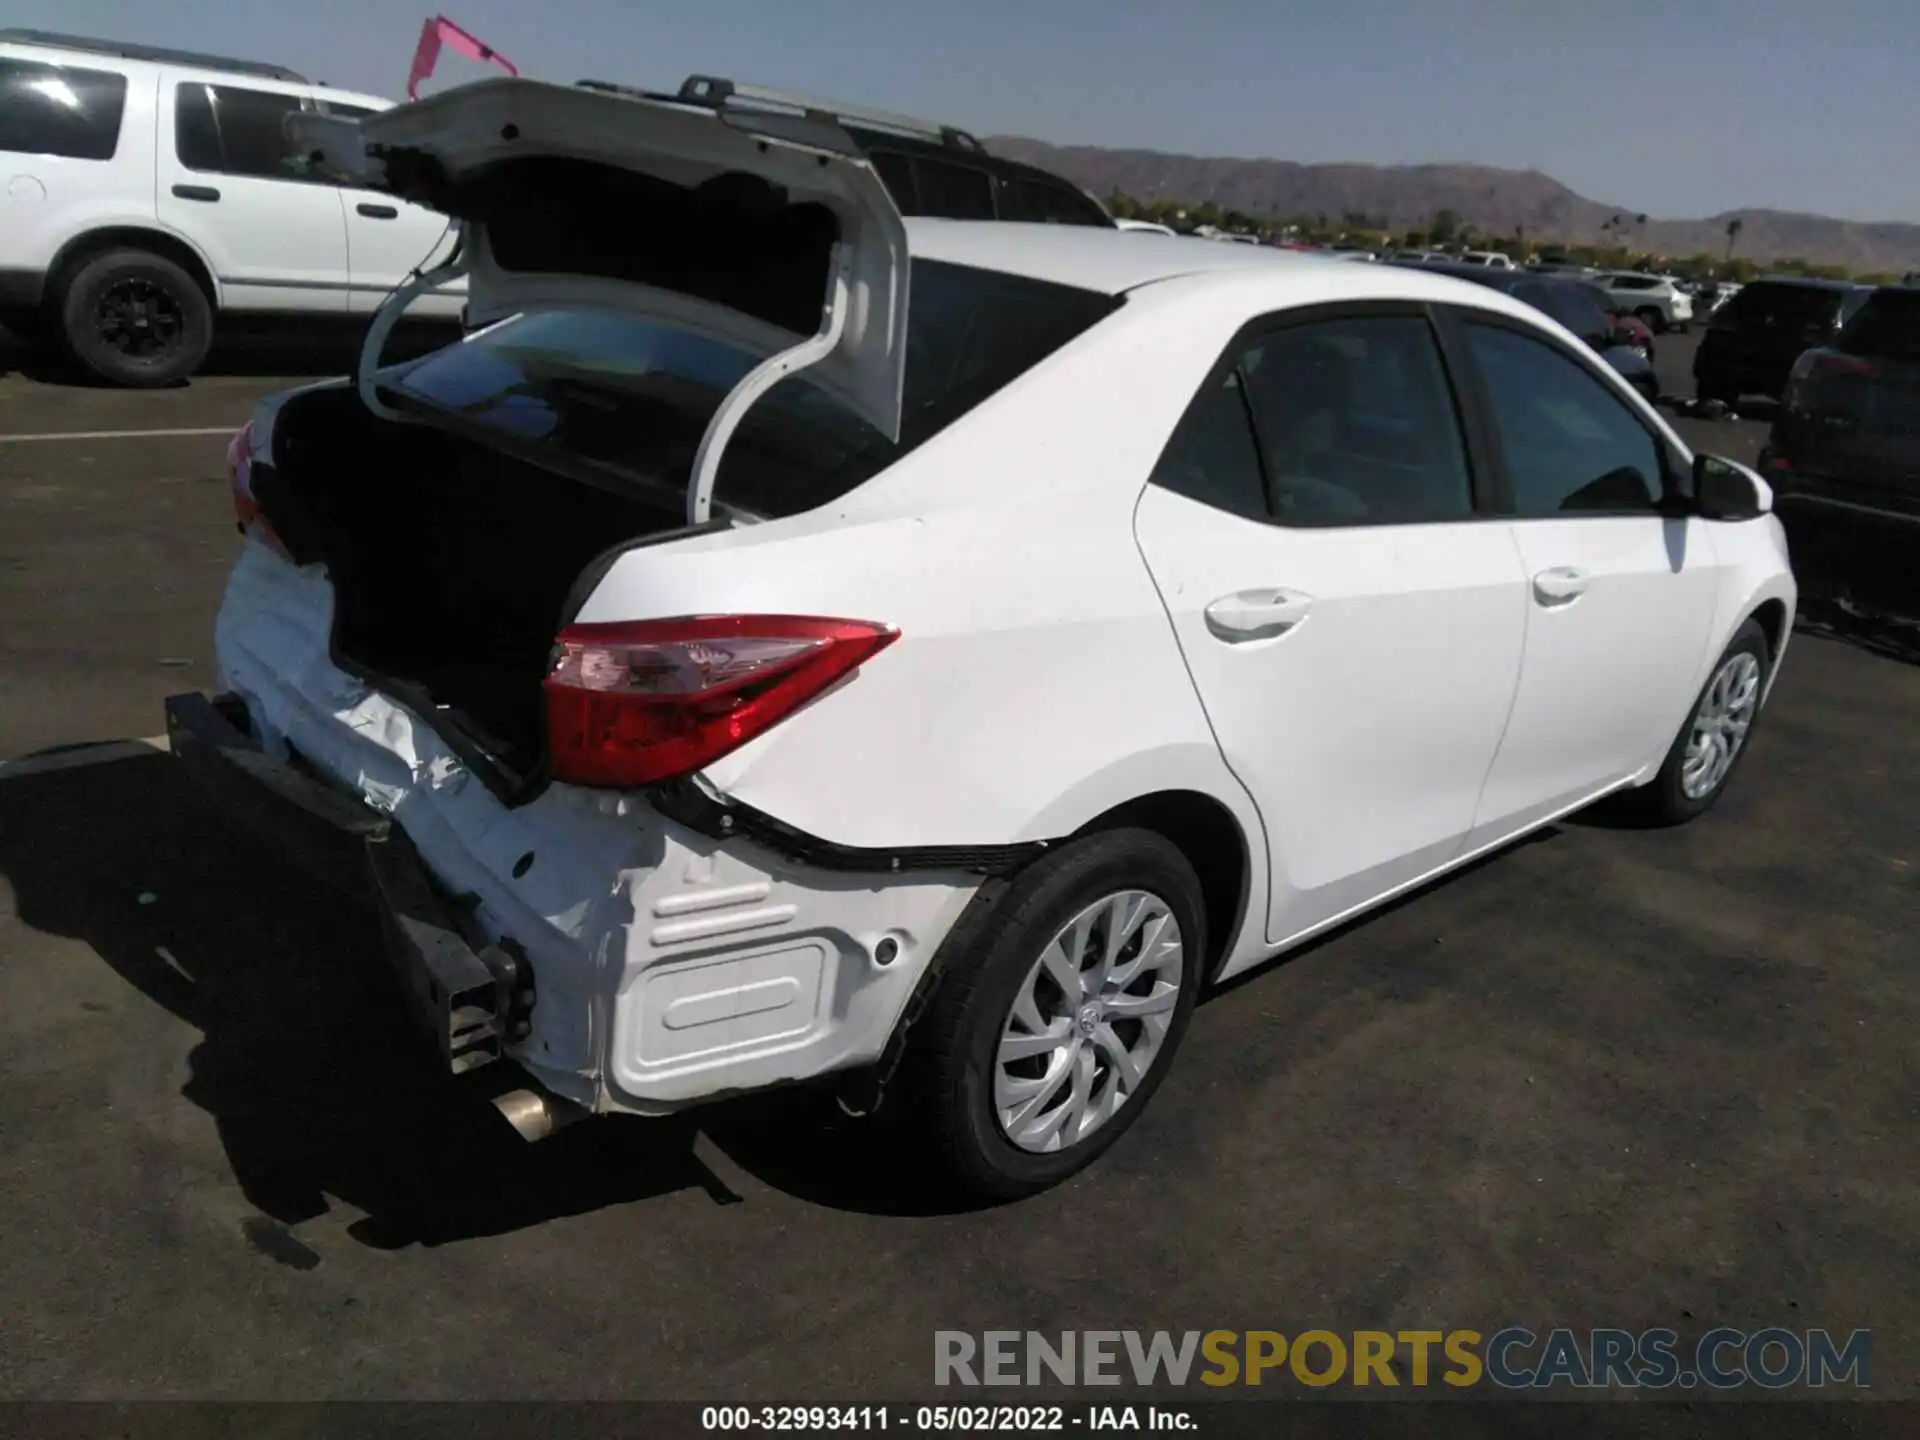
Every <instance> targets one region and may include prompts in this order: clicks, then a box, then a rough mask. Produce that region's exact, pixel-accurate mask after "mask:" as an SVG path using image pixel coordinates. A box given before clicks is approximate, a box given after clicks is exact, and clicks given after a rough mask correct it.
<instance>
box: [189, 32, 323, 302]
mask: <svg viewBox="0 0 1920 1440" xmlns="http://www.w3.org/2000/svg"><path fill="white" fill-rule="evenodd" d="M303 94H304V92H303V90H302V89H301V87H299V86H296V85H282V84H279V83H277V82H275V81H272V80H256V79H254V78H252V77H248V78H247V79H246V80H245V82H244V83H242V82H238V81H236V80H235V79H234V78H233V77H231V76H224V75H216V74H213V73H206V74H200V73H197V72H194V71H190V70H167V71H165V72H163V73H162V76H161V81H160V112H159V127H158V128H159V134H158V136H157V147H158V151H159V197H158V200H159V212H160V219H161V220H162V222H163V223H165V224H168V225H170V226H172V227H173V228H175V229H177V230H179V231H180V232H181V233H182V234H185V235H189V236H191V237H192V238H193V240H194V241H195V242H196V243H197V244H198V245H199V246H200V248H201V249H202V250H203V251H204V252H205V253H206V255H207V258H208V260H209V261H210V262H211V263H212V265H213V269H214V276H215V278H216V279H217V280H219V282H220V286H221V290H222V294H223V297H224V304H225V306H226V308H227V309H229V310H260V311H295V312H300V313H306V314H320V315H335V314H337V315H344V314H346V312H347V224H346V217H345V214H344V212H343V209H342V206H341V203H340V194H339V192H338V191H337V190H336V189H335V188H334V186H333V185H331V184H329V183H327V182H325V181H323V180H320V179H318V178H317V177H315V176H314V175H313V174H312V172H311V170H310V169H308V168H306V167H304V166H303V165H302V164H301V163H300V161H299V159H298V157H297V152H296V151H295V149H294V145H293V141H292V138H291V136H290V135H289V133H288V130H287V123H288V121H289V120H290V119H291V118H292V117H293V116H296V115H298V114H299V113H300V111H301V107H302V101H303Z"/></svg>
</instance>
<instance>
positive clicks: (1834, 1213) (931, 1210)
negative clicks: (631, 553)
mask: <svg viewBox="0 0 1920 1440" xmlns="http://www.w3.org/2000/svg"><path fill="white" fill-rule="evenodd" d="M1688 343H1689V342H1688V340H1687V339H1686V338H1684V337H1666V338H1664V339H1663V340H1662V341H1661V351H1662V354H1661V359H1662V366H1663V369H1668V370H1671V371H1674V372H1675V373H1676V376H1677V377H1678V380H1680V381H1684V376H1685V369H1684V361H1685V353H1686V349H1687V346H1688ZM339 363H340V361H339V357H338V356H337V355H335V356H332V357H328V356H319V357H268V358H265V359H262V358H260V357H258V356H252V357H248V356H242V357H240V358H238V359H232V360H229V362H228V363H226V364H225V365H224V367H223V368H224V369H225V370H226V371H227V372H228V373H225V374H216V375H213V376H210V377H207V378H204V379H201V380H198V381H195V382H194V383H193V384H192V385H191V386H189V387H187V388H185V389H182V390H179V391H174V392H168V393H165V394H157V395H125V394H117V393H112V392H101V391H94V390H86V389H80V388H74V387H72V386H67V385H60V384H52V383H45V382H42V381H38V380H35V379H33V378H31V377H30V376H26V375H22V374H20V373H17V372H16V373H11V374H6V375H4V378H0V757H6V756H19V755H23V754H26V753H28V752H33V751H42V750H45V749H46V748H48V747H51V746H56V745H66V744H71V743H73V742H79V741H89V740H103V739H110V738H118V737H129V736H142V735H151V734H153V733H155V732H156V731H158V730H159V729H160V728H161V721H160V712H159V704H158V702H159V700H160V698H161V697H162V696H163V695H165V694H167V693H169V692H170V691H173V690H176V689H183V688H188V687H192V686H202V685H206V684H208V683H210V681H211V679H212V676H211V673H210V669H209V665H208V630H209V625H210V621H211V616H212V612H213V608H214V605H215V602H216V599H217V595H218V591H219V586H220V582H221V577H222V573H223V570H224V567H225V565H226V564H227V562H228V561H229V559H230V557H231V554H232V551H233V547H234V544H235V541H234V537H233V533H232V525H231V516H230V511H229V509H228V503H227V498H226V494H225V490H224V477H223V476H222V474H221V452H222V447H223V441H222V439H221V438H220V437H218V436H176V437H155V436H148V437H144V438H134V439H89V440H73V441H44V440H20V439H18V438H17V437H20V436H27V435H35V434H46V433H49V432H66V431H121V430H143V429H146V430H150V429H194V428H200V427H227V426H231V425H236V424H238V423H239V422H240V421H241V420H243V419H244V418H245V415H246V413H247V410H248V408H249V405H250V403H251V400H252V398H253V397H254V396H256V395H258V394H261V393H264V392H265V391H267V390H268V389H270V388H273V387H274V386H275V385H277V384H279V383H283V382H282V381H281V380H278V379H270V378H264V377H262V376H260V375H258V374H254V373H246V372H248V371H260V370H275V369H277V370H282V371H288V372H295V371H298V370H300V369H313V368H325V367H328V366H332V365H337V364H339ZM18 364H19V361H18V359H17V357H14V358H11V359H10V358H8V357H7V356H5V355H4V354H0V372H4V371H8V370H9V369H13V368H14V367H16V366H17V365H18ZM235 372H239V373H235ZM1671 388H1675V389H1677V390H1678V391H1679V392H1680V393H1682V394H1686V393H1690V389H1691V387H1690V386H1688V385H1686V384H1684V383H1675V384H1673V385H1672V386H1671ZM1685 428H1686V429H1687V432H1688V434H1689V436H1690V438H1691V439H1692V440H1693V441H1694V442H1695V443H1696V444H1700V445H1702V446H1703V447H1709V448H1714V449H1718V450H1721V451H1723V452H1724V453H1731V454H1734V455H1735V456H1736V457H1738V458H1746V459H1750V458H1751V456H1752V452H1753V449H1754V448H1757V445H1758V443H1759V439H1760V438H1761V431H1760V428H1759V427H1758V426H1757V425H1754V424H1751V423H1749V422H1738V421H1735V422H1721V423H1717V424H1706V423H1696V422H1686V426H1685ZM1916 713H1920V668H1916V667H1914V666H1911V665H1908V664H1903V663H1901V662H1899V661H1897V660H1892V659H1886V658H1880V657H1876V656H1873V655H1869V654H1866V653H1864V652H1863V651H1861V650H1860V649H1858V648H1855V647H1853V646H1850V645H1846V644H1841V643H1836V642H1834V641H1831V640H1823V639H1818V638H1812V637H1806V636H1802V637H1800V638H1798V639H1796V641H1795V642H1794V648H1793V651H1792V653H1791V654H1790V655H1789V658H1788V663H1787V668H1786V673H1785V676H1784V678H1783V680H1782V682H1781V688H1780V690H1779V691H1778V693H1777V698H1776V700H1775V703H1774V705H1773V706H1772V707H1771V708H1770V709H1769V711H1768V713H1767V717H1766V722H1765V724H1764V725H1763V726H1762V728H1761V729H1760V730H1759V731H1758V732H1757V738H1756V741H1755V744H1754V748H1753V750H1752V751H1751V753H1750V755H1749V757H1748V760H1747V762H1746V764H1745V767H1744V769H1743V772H1742V773H1741V775H1740V776H1739V777H1738V778H1737V780H1736V783H1735V784H1734V786H1733V788H1732V790H1731V791H1730V793H1729V795H1728V796H1727V799H1726V801H1725V802H1724V804H1723V805H1722V806H1721V807H1720V808H1719V809H1718V810H1716V811H1715V813H1714V814H1713V815H1711V816H1710V817H1708V818H1707V819H1706V820H1704V821H1703V822H1701V823H1699V824H1697V825H1695V826H1692V827H1690V828H1688V829H1685V830H1682V831H1677V832H1662V833H1651V834H1650V833H1637V832H1633V831H1628V830H1620V829H1613V828H1608V827H1607V826H1606V825H1604V824H1602V823H1598V822H1594V821H1586V822H1582V823H1576V824H1572V825H1569V826H1566V827H1563V828H1561V829H1560V830H1559V831H1557V832H1556V833H1553V834H1551V835H1549V836H1546V837H1544V838H1541V839H1539V840H1537V841H1535V842H1533V843H1530V844H1527V845H1525V846H1522V847H1520V848H1518V849H1516V850H1514V851H1512V852H1510V853H1507V854H1504V855H1501V856H1498V857H1496V858H1494V859H1492V860H1491V861H1490V862H1487V863H1484V864H1482V865H1480V866H1478V867H1476V868H1474V869H1473V870H1471V871H1469V872H1467V873H1465V874H1462V875H1460V876H1458V877H1456V878H1454V879H1453V880H1451V881H1449V882H1447V883H1445V884H1442V885H1440V886H1438V887H1436V888H1434V889H1432V890H1430V891H1428V892H1426V893H1423V894H1420V895H1418V896H1415V897H1413V898H1411V899H1410V900H1408V901H1406V902H1404V903H1402V904H1400V905H1398V906H1396V907H1395V908H1394V909H1392V910H1391V911H1389V912H1387V913H1385V914H1383V915H1380V916H1378V917H1376V918H1374V919H1372V920H1370V921H1367V922H1365V923H1363V924H1361V925H1358V926H1356V927H1353V928H1351V929H1349V930H1347V931H1345V932H1343V933H1341V934H1339V935H1336V936H1334V937H1332V938H1330V939H1328V940H1326V941H1325V942H1323V943H1320V944H1318V945H1316V946H1314V947H1313V948H1311V949H1310V950H1308V951H1307V952H1305V953H1303V954H1300V955H1298V956H1296V957H1295V958H1293V959H1291V960H1290V961H1289V962H1288V963H1286V964H1285V965H1283V966H1280V967H1278V968H1271V969H1269V970H1267V971H1265V972H1263V973H1261V974H1259V975H1258V976H1256V977H1254V978H1253V979H1252V980H1250V981H1249V982H1246V983H1243V984H1240V985H1237V986H1235V987H1234V988H1232V989H1231V990H1229V991H1228V992H1226V993H1225V994H1222V995H1220V996H1218V997H1217V998H1215V999H1213V1000H1212V1001H1210V1002H1209V1003H1208V1004H1207V1005H1205V1006H1204V1007H1203V1009H1202V1010H1201V1011H1200V1013H1199V1015H1198V1017H1197V1019H1196V1021H1195V1025H1194V1028H1193V1030H1192V1032H1191V1036H1190V1039H1189V1041H1188V1044H1187V1046H1186V1049H1185V1051H1184V1053H1183V1054H1182V1056H1181V1057H1180V1063H1179V1065H1178V1066H1177V1067H1176V1069H1175V1072H1174V1074H1173V1075H1172V1077H1171V1078H1170V1080H1169V1082H1168V1084H1167V1085H1166V1086H1165V1087H1164V1088H1163V1089H1162V1091H1161V1092H1160V1095H1159V1097H1158V1098H1157V1099H1156V1101H1155V1104H1154V1106H1153V1109H1152V1111H1151V1112H1150V1113H1149V1114H1148V1115H1147V1116H1146V1117H1145V1119H1144V1120H1143V1122H1142V1123H1141V1125H1140V1126H1139V1127H1138V1128H1137V1129H1136V1130H1135V1131H1134V1133H1133V1135H1132V1136H1131V1137H1130V1138H1129V1140H1128V1142H1127V1143H1126V1144H1125V1145H1124V1146H1123V1147H1122V1148H1121V1149H1120V1150H1119V1151H1118V1152H1117V1153H1116V1154H1114V1155H1113V1156H1112V1157H1110V1159H1109V1160H1108V1162H1107V1163H1105V1164H1103V1165H1102V1166H1100V1167H1099V1168H1098V1170H1097V1171H1096V1172H1095V1173H1094V1174H1093V1175H1091V1176H1089V1177H1085V1178H1083V1179H1082V1180H1081V1181H1080V1182H1078V1183H1075V1184H1073V1185H1070V1186H1068V1187H1066V1188H1065V1189H1063V1190H1060V1191H1058V1192H1055V1193H1053V1194H1050V1195H1047V1196H1043V1197H1041V1198H1039V1199H1037V1200H1034V1201H1031V1202H1028V1203H1025V1204H1022V1205H1019V1206H1016V1207H1011V1208H1006V1209H999V1210H985V1211H974V1212H966V1211H955V1210H954V1209H953V1207H952V1206H951V1205H950V1204H949V1203H946V1201H945V1197H943V1196H942V1195H940V1194H939V1193H938V1192H937V1191H933V1190H930V1189H929V1188H928V1187H927V1186H925V1185H924V1184H922V1183H921V1182H920V1181H919V1180H918V1179H917V1177H915V1176H913V1175H912V1174H910V1173H902V1172H901V1169H900V1167H899V1165H898V1163H897V1162H896V1160H895V1158H894V1155H893V1153H892V1152H890V1151H889V1150H887V1149H886V1148H885V1147H883V1146H879V1145H876V1144H875V1143H874V1142H873V1140H872V1139H871V1138H870V1137H869V1136H868V1135H867V1133H866V1132H864V1131H862V1130H860V1129H859V1128H857V1127H855V1126H852V1125H851V1124H847V1123H839V1124H836V1123H834V1122H833V1121H831V1120H829V1119H827V1118H826V1117H824V1116H822V1115H821V1114H820V1113H819V1111H818V1109H817V1107H815V1106H814V1105H813V1104H811V1103H810V1102H808V1101H806V1100H804V1099H796V1098H785V1099H781V1100H777V1101H763V1102H757V1103H752V1104H739V1105H735V1106H730V1107H727V1108H725V1109H723V1110H720V1111H717V1112H714V1113H712V1114H709V1115H706V1116H702V1117H699V1118H698V1119H697V1120H695V1121H687V1122H680V1123H663V1124H648V1123H645V1122H630V1123H629V1122H607V1123H605V1124H603V1125H599V1126H586V1127H581V1128H580V1129H576V1130H573V1131H569V1132H566V1133H565V1134H563V1135H561V1136H560V1137H558V1138H556V1139H555V1140H553V1141H551V1142H548V1143H547V1144H545V1145H543V1146H538V1147H530V1146H526V1145H523V1144H522V1143H521V1142H520V1141H518V1140H517V1139H515V1138H513V1137H512V1136H511V1135H510V1134H509V1133H508V1132H507V1131H506V1130H505V1127H504V1126H503V1125H501V1124H500V1123H499V1122H498V1121H496V1120H495V1119H494V1118H493V1117H492V1116H491V1114H490V1113H489V1112H487V1111H485V1110H483V1109H479V1108H476V1107H474V1106H472V1105H470V1104H468V1103H466V1102H465V1101H464V1099H463V1098H462V1096H461V1095H460V1093H459V1091H458V1088H457V1087H456V1086H455V1085H454V1084H453V1083H452V1082H450V1081H447V1080H445V1079H443V1078H441V1077H438V1076H436V1075H435V1074H433V1073H432V1072H431V1070H430V1068H429V1067H427V1066H425V1065H424V1064H423V1063H422V1062H421V1061H420V1060H419V1059H418V1058H417V1057H416V1055H415V1054H414V1052H413V1049H412V1046H411V1044H410V1043H409V1042H410V1038H411V1037H410V1035H409V1034H408V1033H407V1032H406V1031H405V1030H404V1029H402V1028H401V1025H400V1022H399V1021H398V1019H397V1018H396V1016H395V1013H394V1010H395V1007H394V1005H393V1004H392V1001H391V998H390V994H389V991H388V989H387V984H388V982H387V981H386V980H385V978H384V977H383V976H382V974H381V973H380V971H379V969H378V964H379V962H378V951H377V939H376V936H375V934H374V931H373V930H372V928H371V927H370V924H369V922H368V921H367V919H366V918H365V917H363V916H359V915H356V914H353V913H350V912H347V911H343V910H342V909H341V908H340V907H338V906H337V905H335V904H332V903H330V902H328V901H327V900H325V899H324V898H322V897H319V896H317V895H315V894H314V893H312V892H311V891H309V890H308V889H306V888H304V887H303V886H302V885H301V884H299V883H298V882H297V881H295V880H294V879H292V878H291V877H290V876H289V875H288V874H287V873H286V872H284V871H283V870H282V869H280V868H279V867H278V866H277V865H275V864H274V863H272V862H270V861H269V860H267V859H265V858H263V857H261V856H260V855H258V854H255V853H253V852H252V851H251V850H250V849H249V848H248V847H246V846H245V845H243V844H240V843H237V842H236V841H235V840H234V839H232V838H231V837H230V836H229V835H228V834H227V833H225V832H224V831H223V830H222V829H221V828H220V827H219V826H217V825H216V824H214V823H213V822H212V821H211V819H210V817H209V816H208V815H206V814H205V813H203V811H202V810H201V809H200V808H198V806H197V804H196V803H195V801H194V800H193V798H192V797H191V796H190V795H189V794H187V793H186V792H185V791H184V790H183V787H182V785H181V783H180V782H179V781H178V780H177V779H176V778H175V777H174V776H173V774H172V773H171V771H170V769H169V766H170V763H171V762H169V761H168V760H167V759H166V758H165V757H163V756H158V755H153V756H148V757H145V758H127V759H117V760H111V761H101V762H95V761H91V760H89V761H88V762H87V763H74V764H70V765H66V766H63V767H59V768H50V769H40V770H37V771H35V772H32V773H27V774H24V775H16V776H15V777H13V778H6V777H5V776H4V773H3V772H0V1137H3V1138H0V1295H4V1296H5V1297H6V1305H5V1315H4V1319H0V1336H4V1338H5V1342H6V1344H5V1349H6V1354H7V1361H8V1363H7V1364H6V1365H5V1366H4V1367H0V1396H41V1397H95V1398H103V1397H138V1396H230V1397H250V1398H284V1397H320V1396H352V1397H388V1396H410V1397H426V1396H443V1397H456V1396H464V1397H504V1396H542V1397H576V1398H586V1397H603V1396H604V1397H613V1396H660V1397H674V1398H695V1397H699V1398H706V1399H730V1398H743V1397H753V1398H761V1399H767V1400H782V1399H789V1398H792V1397H797V1396H808V1397H813V1398H818V1399H841V1400H848V1399H862V1398H866V1399H871V1398H875V1397H881V1396H894V1397H901V1396H910V1395H913V1394H925V1393H926V1392H927V1390H928V1388H929V1385H930V1380H931V1373H930V1372H931V1354H932V1339H931V1334H932V1332H933V1331H934V1330H935V1329H937V1328H957V1329H984V1328H989V1327H1006V1328H1036V1329H1044V1330H1057V1329H1061V1328H1070V1327H1071V1328H1100V1327H1113V1328H1120V1327H1141V1328H1157V1327H1165V1328H1169V1329H1185V1328H1199V1329H1208V1328H1215V1327H1219V1328H1228V1329H1244V1328H1256V1327H1270V1328H1275V1329H1280V1330H1283V1331H1287V1332H1297V1331H1299V1330H1301V1329H1305V1328H1309V1327H1311V1326H1324V1327H1327V1328H1331V1329H1334V1330H1343V1329H1352V1328H1355V1327H1371V1326H1378V1327H1380V1328H1387V1329H1393V1328H1412V1327H1423V1326H1432V1327H1435V1328H1441V1327H1452V1326H1461V1325H1469V1326H1472V1327H1474V1328H1477V1329H1480V1330H1482V1331H1483V1332H1490V1331H1491V1330H1493V1329H1495V1328H1498V1327H1499V1326H1501V1325H1503V1324H1506V1323H1510V1322H1521V1323H1530V1324H1532V1325H1534V1326H1535V1327H1536V1328H1544V1327H1545V1326H1548V1325H1551V1324H1555V1323H1562V1324H1571V1325H1576V1326H1582V1327H1584V1326H1588V1325H1624V1326H1628V1327H1631V1328H1639V1327H1641V1326H1645V1325H1668V1324H1670V1325H1672V1326H1674V1327H1676V1328H1678V1329H1679V1330H1681V1331H1682V1333H1683V1334H1698V1333H1700V1332H1702V1331H1704V1330H1705V1329H1707V1328H1708V1327H1709V1326H1711V1325H1714V1324H1722V1323H1724V1324H1730V1325H1736V1326H1741V1327H1744V1328H1747V1329H1754V1328H1759V1327H1760V1326H1762V1325H1767V1324H1784V1325H1789V1326H1806V1325H1826V1326H1829V1327H1833V1328H1836V1329H1839V1330H1842V1331H1844V1330H1846V1329H1850V1328H1852V1327H1856V1326H1872V1327H1874V1328H1875V1330H1876V1339H1875V1346H1874V1351H1875V1373H1874V1381H1875V1388H1876V1390H1877V1391H1878V1392H1879V1393H1881V1394H1903V1395H1908V1396H1913V1395H1916V1394H1920V1364H1917V1363H1916V1357H1920V1300H1916V1298H1915V1293H1914V1286H1913V1277H1914V1276H1915V1275H1920V1190H1917V1189H1916V1187H1915V1185H1914V1178H1915V1163H1914V1157H1915V1155H1916V1154H1920V1098H1917V1097H1920V1090H1917V1089H1916V1085H1915V1080H1916V1069H1917V1068H1920V1067H1917V1065H1916V1061H1917V1060H1920V1052H1917V1051H1916V1042H1915V1039H1914V1037H1915V1036H1916V1035H1917V1034H1920V985H1917V984H1916V982H1915V977H1914V974H1913V961H1914V955H1915V950H1914V943H1913V936H1914V935H1915V934H1916V933H1920V924H1916V921H1917V920H1920V915H1916V890H1915V877H1916V870H1917V869H1920V841H1917V839H1916V830H1915V826H1914V821H1913V796H1914V795H1915V793H1916V790H1915V786H1916V781H1920V741H1917V740H1916V738H1915V726H1914V723H1913V720H1914V716H1915V714H1916Z"/></svg>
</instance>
